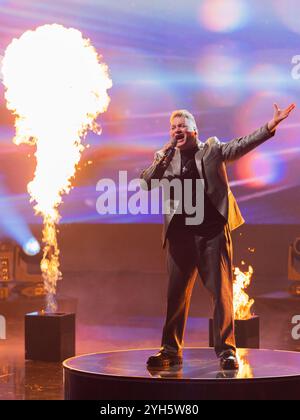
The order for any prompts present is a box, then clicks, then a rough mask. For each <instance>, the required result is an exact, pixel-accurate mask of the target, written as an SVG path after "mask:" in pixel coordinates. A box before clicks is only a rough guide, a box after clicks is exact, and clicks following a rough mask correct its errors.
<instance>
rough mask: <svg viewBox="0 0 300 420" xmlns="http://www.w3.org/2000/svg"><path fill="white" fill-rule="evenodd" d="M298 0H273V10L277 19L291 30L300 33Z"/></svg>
mask: <svg viewBox="0 0 300 420" xmlns="http://www.w3.org/2000/svg"><path fill="white" fill-rule="evenodd" d="M298 9H299V1H298V0H285V1H284V2H282V1H281V0H275V2H274V10H275V12H276V13H277V17H278V19H279V20H280V21H281V22H282V23H283V24H284V25H285V26H286V27H287V28H288V29H290V30H291V31H292V32H296V33H298V34H300V24H299V12H298Z"/></svg>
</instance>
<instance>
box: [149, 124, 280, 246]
mask: <svg viewBox="0 0 300 420" xmlns="http://www.w3.org/2000/svg"><path fill="white" fill-rule="evenodd" d="M274 134H275V131H273V132H270V131H269V129H268V124H265V125H264V126H262V127H261V128H259V129H258V130H256V131H254V132H253V133H252V134H249V135H248V136H245V137H238V138H235V139H233V140H231V141H229V142H228V143H223V142H220V141H219V140H218V138H217V137H210V138H209V139H207V140H206V142H205V143H202V142H198V148H199V151H197V152H196V154H195V161H196V165H197V169H198V172H199V175H200V178H203V179H204V185H205V192H206V194H207V195H208V197H209V198H210V200H211V202H212V204H213V205H214V206H215V208H216V209H217V210H218V211H219V213H220V214H221V215H222V216H223V217H224V218H225V220H227V222H228V225H229V228H230V230H234V229H236V228H238V227H239V226H240V225H242V224H243V223H244V222H245V220H244V219H243V217H242V214H241V212H240V209H239V207H238V204H237V202H236V199H235V197H234V195H233V194H232V192H231V190H230V187H229V184H228V178H227V172H226V163H228V162H233V161H235V160H237V159H239V158H240V157H242V156H244V155H245V154H246V153H248V152H250V151H251V150H253V149H254V148H255V147H257V146H259V145H260V144H262V143H264V142H265V141H266V140H268V139H269V138H270V137H273V136H274ZM163 155H164V152H163V151H162V150H159V151H158V152H156V153H155V155H154V161H153V163H152V165H151V166H150V167H149V168H147V169H145V170H144V171H143V172H142V174H141V178H142V179H143V180H144V181H146V184H147V189H150V188H151V180H152V179H160V180H161V179H163V178H167V179H169V180H170V178H172V177H176V176H180V172H181V156H180V150H179V149H177V148H176V149H175V154H174V156H173V158H172V160H171V162H170V164H169V166H168V167H167V168H164V167H163V165H162V164H161V160H162V157H163ZM170 207H171V212H170V214H165V215H164V226H163V232H162V242H163V247H164V246H165V244H166V238H167V232H168V228H169V226H170V222H171V220H172V218H173V216H174V214H175V212H176V203H174V202H172V200H171V203H170Z"/></svg>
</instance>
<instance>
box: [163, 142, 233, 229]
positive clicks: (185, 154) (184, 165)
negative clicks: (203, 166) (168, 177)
mask: <svg viewBox="0 0 300 420" xmlns="http://www.w3.org/2000/svg"><path fill="white" fill-rule="evenodd" d="M197 151H198V148H197V147H195V148H193V149H189V150H182V151H180V154H181V175H180V177H179V179H180V180H181V181H184V180H185V179H192V204H193V206H195V205H196V179H200V175H199V171H198V169H197V166H196V161H195V153H196V152H197ZM183 185H184V184H183ZM182 191H183V194H182V196H183V197H184V186H183V189H182ZM182 209H183V211H182V214H175V215H174V216H173V219H172V221H171V224H170V226H169V229H168V231H169V233H170V232H172V230H179V229H185V230H189V231H191V232H193V233H197V234H199V235H208V234H213V233H214V232H217V231H218V230H220V229H222V228H223V227H224V225H225V224H226V220H225V218H224V217H223V216H222V215H221V214H220V213H219V212H218V210H217V209H216V208H215V207H214V205H213V204H212V202H211V200H210V198H209V197H208V195H207V194H206V192H204V220H203V222H202V223H201V224H199V225H187V224H186V221H185V218H186V217H189V218H191V217H194V216H195V214H194V215H188V214H186V213H185V212H184V202H183V203H182Z"/></svg>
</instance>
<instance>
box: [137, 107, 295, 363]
mask: <svg viewBox="0 0 300 420" xmlns="http://www.w3.org/2000/svg"><path fill="white" fill-rule="evenodd" d="M294 108H295V104H291V105H290V106H288V107H287V108H286V109H284V110H281V109H279V108H278V106H277V105H276V104H274V116H273V119H272V120H271V121H269V122H268V123H266V124H265V125H264V126H262V127H261V128H259V129H258V130H256V131H255V132H254V133H252V134H250V135H248V136H245V137H239V138H235V139H233V140H231V141H229V142H228V143H223V142H220V141H219V140H218V139H217V138H216V137H210V138H209V139H208V140H207V141H206V142H205V143H203V142H200V141H199V139H198V130H197V125H196V122H195V119H194V117H193V115H192V114H191V113H189V112H188V111H186V110H179V111H175V112H173V113H172V115H171V118H170V122H171V128H170V136H171V140H170V142H169V143H168V144H166V145H165V146H164V148H163V149H162V150H160V151H158V152H156V153H155V158H154V161H153V163H152V165H151V166H150V167H149V168H148V169H146V170H144V171H143V172H142V174H141V178H142V179H143V180H144V184H145V185H147V189H150V188H151V187H152V186H153V183H151V181H153V180H163V179H168V180H170V179H175V178H178V179H180V181H181V182H182V184H184V180H186V179H190V180H192V181H191V182H192V194H191V197H190V198H191V200H192V201H193V202H194V199H195V196H196V195H197V194H196V193H197V191H196V187H197V185H199V184H197V182H196V181H197V180H199V179H201V180H202V181H203V184H202V185H204V204H203V202H202V203H201V204H202V205H203V206H204V218H203V221H202V223H200V224H198V225H193V224H192V225H191V224H187V223H186V220H187V214H186V213H185V212H184V210H183V211H182V212H180V213H178V212H176V204H175V200H172V199H171V200H170V212H169V214H165V215H164V219H165V220H164V229H163V246H165V244H167V267H168V276H169V285H168V301H167V315H166V321H165V325H164V328H163V334H162V342H161V349H160V351H159V353H158V354H156V355H154V356H151V357H150V358H149V359H148V361H147V364H148V366H149V367H158V368H168V367H170V366H174V365H181V364H182V360H183V358H182V349H183V338H184V330H185V325H186V320H187V316H188V311H189V305H190V299H191V294H192V290H193V286H194V282H195V279H196V276H197V271H198V273H199V275H200V278H201V280H202V281H203V283H204V285H205V287H206V288H207V289H208V290H209V291H210V292H211V294H212V297H213V303H214V335H215V337H214V342H215V351H216V354H217V357H218V358H219V359H220V365H221V369H223V370H235V369H238V368H239V365H238V361H237V357H236V343H235V335H234V313H233V312H234V311H233V263H232V240H231V231H232V230H234V229H236V228H237V227H239V226H240V225H241V224H243V223H244V219H243V217H242V215H241V213H240V210H239V207H238V205H237V202H236V200H235V198H234V196H233V194H232V192H231V190H230V187H229V184H228V179H227V173H226V164H227V163H229V162H233V161H235V160H237V159H239V158H240V157H242V156H244V155H245V154H246V153H248V152H250V151H251V150H253V149H254V148H255V147H257V146H259V145H260V144H262V143H264V142H265V141H266V140H268V139H269V138H271V137H273V136H274V134H275V129H276V127H277V126H278V124H279V123H280V122H281V121H283V120H284V119H285V118H287V117H288V116H289V114H290V112H291V111H292V110H293V109H294ZM151 184H152V185H151ZM198 204H199V203H197V205H198Z"/></svg>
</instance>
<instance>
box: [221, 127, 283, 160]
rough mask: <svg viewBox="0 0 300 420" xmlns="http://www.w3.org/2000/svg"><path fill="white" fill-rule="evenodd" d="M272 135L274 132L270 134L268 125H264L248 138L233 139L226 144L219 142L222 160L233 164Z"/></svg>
mask: <svg viewBox="0 0 300 420" xmlns="http://www.w3.org/2000/svg"><path fill="white" fill-rule="evenodd" d="M274 135H275V130H274V131H272V132H271V131H270V130H269V129H268V124H265V125H263V126H262V127H260V128H259V129H258V130H256V131H254V132H253V133H251V134H249V135H248V136H245V137H238V138H235V139H233V140H231V141H229V142H228V143H222V142H220V148H221V153H222V159H223V160H224V161H225V162H233V161H235V160H237V159H239V158H241V157H242V156H244V155H246V154H247V153H249V152H251V150H253V149H255V148H256V147H257V146H259V145H260V144H262V143H264V142H265V141H266V140H268V139H269V138H271V137H273V136H274Z"/></svg>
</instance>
